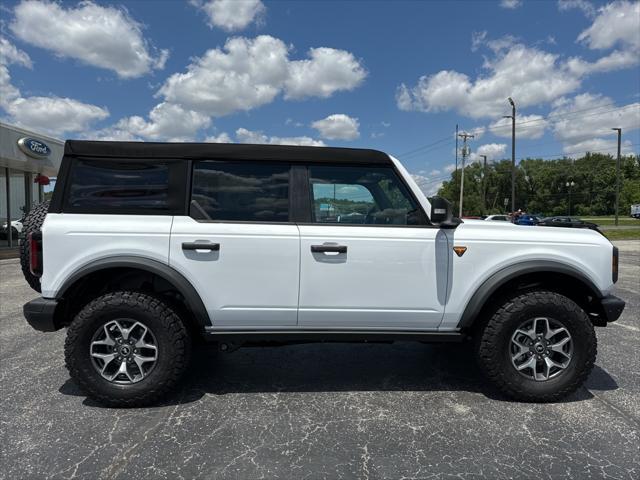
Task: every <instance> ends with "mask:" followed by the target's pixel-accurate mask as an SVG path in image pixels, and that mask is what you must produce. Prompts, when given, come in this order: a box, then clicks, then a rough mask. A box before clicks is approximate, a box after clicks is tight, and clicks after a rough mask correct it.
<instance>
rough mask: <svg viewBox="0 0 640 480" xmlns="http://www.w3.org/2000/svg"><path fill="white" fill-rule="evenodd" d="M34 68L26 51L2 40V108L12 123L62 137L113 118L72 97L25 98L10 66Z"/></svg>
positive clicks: (0, 41) (0, 83)
mask: <svg viewBox="0 0 640 480" xmlns="http://www.w3.org/2000/svg"><path fill="white" fill-rule="evenodd" d="M11 64H17V65H21V66H23V67H27V68H31V67H32V62H31V59H30V58H29V55H27V54H26V53H25V52H23V51H22V50H19V49H18V48H16V47H15V46H14V45H13V44H11V43H10V42H9V41H8V40H7V39H6V38H3V37H0V107H1V108H2V109H3V110H4V111H5V112H7V114H8V115H9V120H10V121H11V122H13V123H16V124H17V125H20V126H22V127H24V128H28V129H33V130H38V131H42V132H45V133H48V134H51V135H56V136H61V135H63V134H65V133H68V132H81V131H84V130H86V129H87V128H88V127H89V126H90V125H91V124H92V123H93V122H95V121H98V120H103V119H105V118H107V117H108V116H109V111H108V110H107V109H106V108H101V107H98V106H96V105H91V104H88V103H83V102H80V101H78V100H74V99H72V98H60V97H55V96H52V97H43V96H34V97H26V98H25V97H22V94H21V93H20V89H18V88H17V87H16V86H14V85H13V84H12V83H11V75H10V74H9V65H11Z"/></svg>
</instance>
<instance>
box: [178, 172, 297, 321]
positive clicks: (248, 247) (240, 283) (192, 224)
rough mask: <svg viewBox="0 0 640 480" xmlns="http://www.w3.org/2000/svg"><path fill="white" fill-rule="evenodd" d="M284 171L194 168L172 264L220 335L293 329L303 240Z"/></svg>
mask: <svg viewBox="0 0 640 480" xmlns="http://www.w3.org/2000/svg"><path fill="white" fill-rule="evenodd" d="M289 171H290V167H289V165H287V164H282V163H269V162H260V163H253V162H246V161H242V162H231V161H225V162H218V161H199V162H194V166H193V180H192V192H191V204H190V216H176V217H174V220H173V226H172V229H171V245H170V258H169V261H170V264H171V265H172V266H173V267H174V268H176V269H177V270H178V271H179V272H181V273H182V274H183V275H184V276H185V277H186V278H187V279H189V280H190V281H191V283H192V284H193V286H194V288H195V289H196V290H197V291H198V293H199V294H200V297H201V298H202V300H203V302H204V304H205V307H206V309H207V311H208V313H209V317H210V318H211V320H212V323H213V326H214V327H216V328H223V329H224V328H227V329H230V328H251V327H260V328H264V327H280V326H295V325H296V323H297V309H298V283H299V268H300V235H299V232H298V227H297V226H296V225H295V224H293V223H290V222H289V220H290V219H289V190H290V188H289Z"/></svg>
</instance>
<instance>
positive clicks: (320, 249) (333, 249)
mask: <svg viewBox="0 0 640 480" xmlns="http://www.w3.org/2000/svg"><path fill="white" fill-rule="evenodd" d="M311 253H347V246H346V245H311Z"/></svg>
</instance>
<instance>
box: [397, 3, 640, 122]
mask: <svg viewBox="0 0 640 480" xmlns="http://www.w3.org/2000/svg"><path fill="white" fill-rule="evenodd" d="M639 14H640V3H635V4H633V5H632V4H630V3H628V2H617V3H614V4H611V5H609V6H607V7H604V8H602V9H600V14H599V16H598V17H597V18H596V19H595V20H594V23H593V25H592V26H591V27H590V28H589V29H587V30H585V31H584V32H583V33H582V34H581V35H580V37H579V39H580V40H582V41H584V42H586V43H588V45H589V46H590V47H591V48H607V47H612V46H614V45H616V44H620V45H621V49H618V50H616V51H613V52H611V53H609V54H607V55H605V56H603V57H601V58H600V59H598V60H596V61H594V62H589V61H586V60H584V59H582V58H580V57H573V58H569V59H568V60H567V59H564V58H562V57H560V56H559V55H556V54H553V53H549V52H546V51H544V50H541V49H539V48H536V47H528V46H525V45H523V44H522V43H519V42H518V40H517V39H516V38H514V37H512V36H505V37H502V38H500V39H497V40H490V39H487V36H486V32H475V33H474V34H473V36H472V50H477V49H478V48H480V47H481V46H486V47H488V48H489V49H490V50H491V52H492V55H491V56H489V57H485V61H484V64H483V69H484V72H482V73H480V74H479V75H478V76H477V77H476V78H475V79H473V78H471V77H470V76H468V75H467V74H465V73H461V72H457V71H454V70H441V71H439V72H437V73H434V74H431V75H424V76H422V77H420V79H419V80H418V82H417V84H416V85H415V86H413V87H409V86H407V85H405V84H404V83H403V84H401V85H400V86H399V87H398V89H397V91H396V104H397V106H398V108H399V109H400V110H418V111H424V112H440V111H449V110H455V111H457V112H458V113H459V114H461V115H464V116H467V117H471V118H482V117H489V118H490V117H493V118H495V117H499V116H501V115H503V114H504V113H506V112H508V111H509V110H510V109H509V106H508V104H507V101H506V98H507V97H509V96H510V97H512V98H514V99H515V101H516V103H517V105H518V108H526V107H529V106H534V105H535V106H539V105H541V104H545V103H551V102H553V101H554V100H556V99H558V98H560V97H562V96H565V95H567V94H570V93H573V92H575V91H576V90H577V89H578V88H579V87H580V85H581V81H582V79H583V78H584V77H585V76H586V75H589V74H593V73H599V72H611V71H615V70H620V69H623V68H630V67H633V66H636V65H638V64H639V63H640V56H639V55H638V52H637V50H638V48H637V47H638V46H640V28H638V18H639ZM634 15H635V21H634ZM604 22H609V23H607V24H606V28H604V27H605V26H604V25H603V23H604ZM618 23H619V24H620V27H618ZM596 27H597V28H596ZM601 27H602V28H601ZM614 32H615V33H614Z"/></svg>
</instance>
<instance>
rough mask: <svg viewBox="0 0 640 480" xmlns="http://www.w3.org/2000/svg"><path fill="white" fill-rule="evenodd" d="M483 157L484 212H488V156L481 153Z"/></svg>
mask: <svg viewBox="0 0 640 480" xmlns="http://www.w3.org/2000/svg"><path fill="white" fill-rule="evenodd" d="M480 156H481V157H482V158H483V168H482V213H483V214H484V213H487V212H486V210H487V156H486V155H480Z"/></svg>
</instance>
